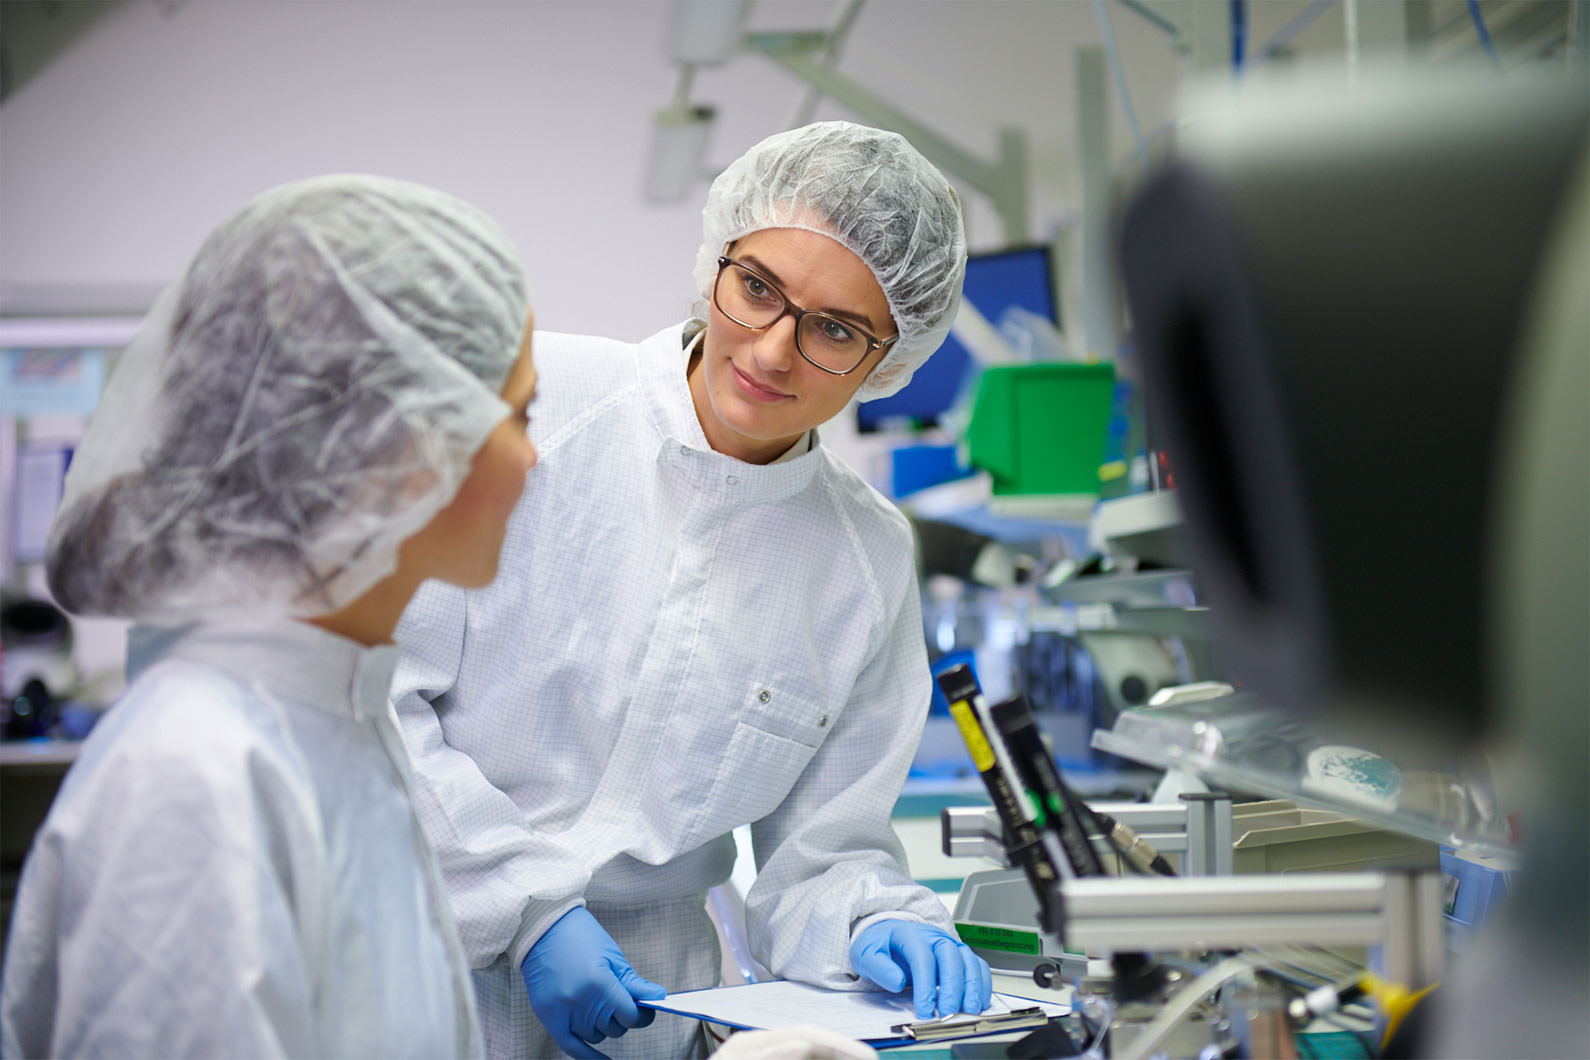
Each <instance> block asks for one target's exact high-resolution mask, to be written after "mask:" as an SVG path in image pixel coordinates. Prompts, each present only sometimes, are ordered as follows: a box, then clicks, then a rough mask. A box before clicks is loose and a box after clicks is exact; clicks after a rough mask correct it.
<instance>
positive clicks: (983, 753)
mask: <svg viewBox="0 0 1590 1060" xmlns="http://www.w3.org/2000/svg"><path fill="white" fill-rule="evenodd" d="M950 716H951V717H953V718H954V719H955V724H956V725H957V726H958V727H959V728H960V730H961V739H962V740H965V741H966V749H967V750H968V751H970V752H972V765H974V766H976V767H977V771H978V772H979V773H983V772H986V771H987V770H990V769H993V768H994V749H993V748H992V747H990V746H988V737H986V736H984V735H983V727H982V726H981V725H979V724H977V715H976V714H974V713H972V706H971V704H970V703H968V702H967V701H966V700H964V699H963V700H961V701H960V702H958V703H951V704H950Z"/></svg>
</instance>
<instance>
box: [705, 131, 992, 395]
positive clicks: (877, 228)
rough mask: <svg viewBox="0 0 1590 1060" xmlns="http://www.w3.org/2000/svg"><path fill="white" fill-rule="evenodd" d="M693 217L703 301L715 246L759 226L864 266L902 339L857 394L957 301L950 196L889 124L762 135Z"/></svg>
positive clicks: (900, 379)
mask: <svg viewBox="0 0 1590 1060" xmlns="http://www.w3.org/2000/svg"><path fill="white" fill-rule="evenodd" d="M701 221H702V224H701V227H702V241H701V249H700V251H698V252H697V254H696V267H695V279H696V286H697V287H698V288H699V289H700V291H701V294H702V297H704V298H709V299H710V298H711V297H712V284H713V281H714V279H715V278H716V276H717V273H718V255H720V254H722V253H723V248H724V247H725V246H727V245H728V244H729V243H732V242H734V241H735V240H736V239H739V238H740V237H741V236H745V235H749V234H750V233H752V232H756V231H760V230H761V229H764V228H801V229H805V230H807V231H811V232H817V233H820V234H822V235H825V236H828V237H829V238H831V239H834V240H837V241H838V242H839V243H840V244H841V245H842V246H844V247H845V249H846V250H849V251H850V252H851V253H853V254H855V255H856V256H857V257H859V258H860V259H861V260H862V261H863V262H865V263H866V265H867V268H869V269H871V270H872V274H873V276H874V277H876V278H877V280H878V286H880V287H882V288H883V296H884V297H885V298H886V299H888V302H889V312H890V313H891V314H893V316H894V324H895V327H897V328H898V329H899V331H900V340H899V341H898V342H896V343H895V344H894V345H893V346H891V347H890V348H889V352H888V353H887V354H885V355H884V358H883V360H882V361H881V362H880V363H879V364H878V367H877V368H875V369H874V370H873V372H872V374H871V375H870V376H869V377H868V378H867V381H866V382H865V383H863V384H862V385H861V388H860V389H859V390H858V391H857V392H856V396H857V397H858V398H860V399H861V400H863V401H868V400H871V399H873V398H881V397H888V396H889V395H890V394H893V393H895V392H896V391H898V390H899V389H900V388H901V387H903V386H905V385H906V383H908V382H910V381H911V376H912V374H913V373H914V372H915V371H916V370H917V368H919V367H921V365H922V363H923V362H924V361H926V360H927V359H928V357H930V356H931V355H932V354H933V352H934V351H935V350H937V349H938V348H939V346H940V345H941V344H942V343H943V342H944V336H945V335H947V334H949V330H950V324H951V323H952V322H953V321H954V320H955V312H956V310H957V309H958V308H959V307H960V303H961V281H962V279H963V278H964V277H965V273H966V230H965V226H964V224H963V223H962V220H961V205H960V200H959V199H958V198H957V197H956V195H955V192H954V190H953V189H951V187H950V184H949V181H947V180H945V179H944V175H943V174H942V173H940V172H939V171H938V170H937V169H935V168H934V167H933V165H932V164H931V163H929V162H928V160H927V159H925V158H923V157H922V156H921V154H919V153H918V152H917V150H916V148H914V147H912V146H911V145H910V143H908V142H907V141H906V139H905V137H903V136H901V135H899V134H898V133H892V132H883V131H881V130H878V129H869V128H867V127H866V126H864V125H855V124H853V123H851V122H846V121H824V122H817V123H816V124H813V125H805V126H802V127H801V128H799V129H792V130H790V131H789V132H782V133H777V134H775V135H773V136H769V137H768V138H767V139H765V140H763V141H762V142H761V143H759V144H757V145H756V146H755V147H753V148H751V149H750V150H749V151H747V152H746V153H745V154H743V155H741V156H740V157H739V158H738V159H736V160H735V161H734V162H733V163H731V164H730V165H729V168H728V169H726V170H724V171H723V172H722V173H721V174H719V176H718V179H716V180H714V181H713V182H712V188H711V190H710V191H708V192H707V204H706V206H705V207H703V208H702V211H701Z"/></svg>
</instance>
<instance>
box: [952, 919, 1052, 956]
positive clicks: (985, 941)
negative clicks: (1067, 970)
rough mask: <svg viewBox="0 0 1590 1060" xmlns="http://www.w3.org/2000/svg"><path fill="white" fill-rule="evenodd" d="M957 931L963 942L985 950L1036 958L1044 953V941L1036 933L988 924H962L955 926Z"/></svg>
mask: <svg viewBox="0 0 1590 1060" xmlns="http://www.w3.org/2000/svg"><path fill="white" fill-rule="evenodd" d="M955 931H956V933H957V934H959V935H960V936H961V941H962V942H964V943H966V944H967V945H968V946H980V947H982V948H983V949H985V950H1004V951H1005V952H1007V953H1029V954H1032V955H1034V956H1040V955H1042V953H1043V939H1042V938H1040V937H1039V935H1038V933H1037V932H1036V931H1016V930H1013V929H1011V928H1002V927H992V926H990V925H988V924H962V923H957V924H956V925H955Z"/></svg>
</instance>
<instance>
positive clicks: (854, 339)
mask: <svg viewBox="0 0 1590 1060" xmlns="http://www.w3.org/2000/svg"><path fill="white" fill-rule="evenodd" d="M717 300H718V308H719V309H721V310H723V312H724V313H725V314H727V315H728V317H729V319H730V320H733V321H735V322H737V323H740V324H744V325H745V326H746V327H751V328H763V327H767V326H768V325H769V324H771V323H773V322H774V321H775V320H777V319H778V318H779V317H780V316H782V315H783V313H784V309H785V307H786V306H787V305H788V304H789V303H788V302H787V301H785V298H784V296H783V294H781V293H780V292H779V291H778V290H777V289H776V288H774V287H773V286H772V285H771V284H769V283H768V282H767V281H766V280H764V279H762V278H761V277H760V276H758V275H757V274H756V273H754V272H752V271H750V270H749V269H747V268H745V267H744V266H741V265H737V264H734V263H733V262H731V263H729V264H728V265H726V266H724V268H723V270H722V271H721V272H720V273H719V274H718V285H717ZM795 344H796V345H797V346H798V347H799V348H800V351H801V353H803V354H805V355H806V356H807V357H809V358H810V359H811V360H812V361H814V362H816V363H817V364H818V365H820V366H821V367H823V368H827V369H829V370H830V371H834V372H848V371H850V370H851V369H852V368H854V367H856V365H858V364H860V363H861V361H862V359H863V358H864V357H866V356H867V352H868V345H869V343H868V341H867V338H866V336H864V335H862V334H861V333H860V332H859V331H857V330H856V329H855V328H853V327H851V326H850V325H849V324H846V323H845V322H844V321H842V320H840V319H838V318H837V317H831V316H828V315H827V314H826V313H813V312H805V313H802V314H801V317H800V319H799V321H797V323H796V325H795Z"/></svg>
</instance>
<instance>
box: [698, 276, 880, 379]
mask: <svg viewBox="0 0 1590 1060" xmlns="http://www.w3.org/2000/svg"><path fill="white" fill-rule="evenodd" d="M730 265H733V266H734V267H735V268H737V269H744V270H745V271H746V272H748V273H750V274H751V275H752V276H755V277H756V278H757V279H758V280H761V281H762V282H763V283H765V284H767V289H768V290H770V291H772V292H773V293H774V294H776V295H778V296H779V298H780V299H781V300H782V301H783V302H784V308H783V309H781V310H779V313H778V315H777V316H775V317H774V318H773V319H772V320H769V321H768V322H767V323H766V324H761V325H757V324H747V323H746V322H745V321H743V320H741V319H740V318H739V317H737V316H735V315H734V314H733V313H731V312H729V311H728V310H727V309H725V308H723V303H722V302H720V301H718V284H720V283H722V282H723V270H724V269H726V268H728V267H729V266H730ZM712 304H713V305H715V306H717V307H718V312H720V313H722V314H723V315H724V316H726V317H728V318H729V319H730V320H731V321H733V322H734V323H736V324H738V325H739V326H740V327H742V328H745V329H746V330H747V331H766V330H767V329H768V328H770V327H772V326H773V325H774V324H777V323H778V322H779V321H780V320H783V319H784V318H785V317H787V316H793V317H794V318H795V352H797V353H799V354H800V355H801V358H802V359H803V360H805V361H806V363H807V364H809V365H811V366H812V367H814V368H819V369H821V370H822V371H825V372H827V373H828V374H829V375H849V374H850V373H851V372H854V371H855V370H856V369H857V368H860V367H861V366H862V365H863V364H865V363H866V360H867V358H868V357H870V356H872V353H873V351H874V350H881V349H886V348H887V347H889V346H892V345H894V343H896V342H898V341H899V340H900V336H899V334H898V333H896V334H894V335H891V336H889V337H888V338H886V339H880V338H878V337H877V336H876V335H874V334H873V333H872V332H870V331H868V330H867V329H866V328H864V327H862V326H861V325H859V324H852V323H851V322H850V321H848V320H840V319H839V318H838V317H836V316H834V315H833V314H832V313H824V312H822V311H821V310H817V309H802V308H801V307H800V306H798V305H796V304H795V303H794V302H792V301H790V297H789V295H787V294H785V293H784V292H783V290H781V289H780V288H779V286H778V284H776V283H774V282H773V281H772V280H770V279H768V278H767V277H766V276H763V275H762V274H761V273H760V272H757V271H756V270H755V269H753V268H751V266H749V265H747V264H745V263H744V262H741V261H735V260H734V259H733V258H731V257H728V256H727V255H724V254H719V255H718V275H717V276H715V277H713V280H712ZM808 316H814V317H822V318H824V319H825V320H832V321H833V322H834V323H836V324H839V325H840V326H842V327H846V328H849V329H850V330H851V331H854V332H855V333H856V334H858V335H860V336H861V337H862V338H864V339H866V340H867V348H866V349H865V350H863V351H862V353H861V356H860V357H859V358H857V359H856V363H855V364H853V365H851V366H850V367H849V368H846V369H845V370H844V371H840V370H839V369H837V368H830V367H828V366H827V365H826V364H819V363H818V362H817V361H815V360H813V359H812V357H811V355H810V354H808V353H807V352H806V351H805V350H804V349H802V348H801V319H802V318H804V317H808Z"/></svg>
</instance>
